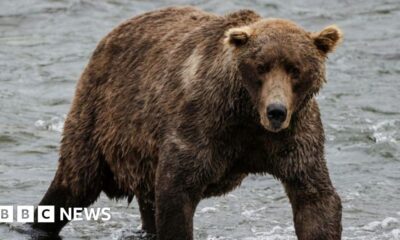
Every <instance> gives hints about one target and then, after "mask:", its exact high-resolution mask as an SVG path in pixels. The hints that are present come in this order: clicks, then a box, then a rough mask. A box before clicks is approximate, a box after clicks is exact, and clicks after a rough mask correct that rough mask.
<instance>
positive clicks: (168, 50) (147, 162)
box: [33, 7, 341, 240]
mask: <svg viewBox="0 0 400 240" xmlns="http://www.w3.org/2000/svg"><path fill="white" fill-rule="evenodd" d="M244 26H245V28H243V27H244ZM328 32H329V34H334V33H332V31H328ZM333 32H334V30H333ZM321 36H322V35H320V34H318V33H313V34H310V33H307V32H305V31H304V30H302V29H301V28H300V27H298V26H297V25H295V24H294V23H292V22H289V21H286V20H279V19H262V18H261V17H260V16H258V15H257V14H256V13H254V12H252V11H249V10H242V11H238V12H235V13H232V14H229V15H226V16H217V15H213V14H210V13H206V12H203V11H200V10H198V9H195V8H190V7H181V8H167V9H162V10H157V11H153V12H148V13H145V14H143V15H140V16H137V17H135V18H132V19H130V20H128V21H126V22H124V23H122V24H121V25H120V26H118V27H117V28H115V29H114V30H113V31H112V32H111V33H110V34H108V35H107V36H106V37H105V38H104V39H103V40H102V41H101V42H100V43H99V45H98V47H97V49H96V50H95V52H94V53H93V56H92V58H91V60H90V62H89V64H88V66H87V67H86V69H85V71H84V72H83V74H82V76H81V79H80V81H79V83H78V86H77V89H76V95H75V98H74V101H73V104H72V108H71V111H70V113H69V114H68V118H67V120H66V122H65V127H64V132H63V139H62V144H61V150H60V160H59V166H58V170H57V173H56V175H55V178H54V180H53V182H52V184H51V186H50V188H49V190H48V191H47V193H46V195H45V197H44V198H43V200H42V202H41V203H40V204H41V205H56V207H57V208H59V207H71V206H75V207H76V206H88V205H90V204H91V203H93V202H94V201H95V200H96V199H97V197H98V196H99V194H100V192H101V191H104V192H105V193H106V194H107V196H109V197H110V198H122V197H128V198H130V199H132V197H133V196H136V198H137V199H138V202H139V207H140V212H141V215H142V223H143V228H144V230H146V231H148V232H151V233H156V234H157V237H158V239H159V240H166V239H171V240H172V239H173V240H179V239H185V240H186V239H192V238H193V237H192V227H193V226H192V223H193V221H192V219H193V215H194V211H195V208H196V205H197V204H198V202H199V201H200V200H201V199H202V198H206V197H211V196H217V195H221V194H224V193H227V192H229V191H231V190H233V189H234V188H235V187H237V186H238V185H240V183H241V181H242V180H243V179H244V178H245V177H246V176H247V175H248V174H252V173H269V174H272V175H273V176H275V177H276V178H277V179H279V180H281V181H282V183H283V184H284V186H285V189H286V191H287V194H288V196H289V199H290V202H291V204H292V207H293V214H294V222H295V228H296V234H297V236H298V238H299V239H303V240H306V239H307V240H310V239H332V240H333V239H340V236H341V203H340V199H339V197H338V195H337V194H336V192H335V189H334V188H333V186H332V184H331V181H330V179H329V174H328V170H327V167H326V162H325V158H324V131H323V126H322V124H321V119H320V114H319V109H318V105H317V103H316V101H315V98H314V95H315V94H316V93H317V92H318V90H319V89H320V88H321V86H322V84H323V83H324V81H325V72H324V71H325V70H324V60H325V57H326V53H328V52H329V51H330V50H331V49H332V48H333V47H334V46H335V44H334V43H336V42H337V40H332V37H331V36H328V37H326V36H325V35H324V36H322V39H319V38H321ZM318 39H319V40H318ZM271 79H272V80H271ZM273 86H275V87H273ZM275 88H277V89H280V90H279V91H281V94H277V96H278V95H279V97H278V98H280V97H282V98H285V99H286V100H285V101H286V103H287V107H288V109H289V112H290V115H291V117H290V118H289V120H288V121H287V124H286V125H287V126H286V127H283V128H282V129H281V130H280V131H279V132H271V131H269V130H268V123H265V124H263V119H264V116H263V114H265V112H264V109H265V104H267V103H268V102H269V101H270V100H268V99H274V98H273V97H271V96H272V95H273V94H274V93H276V92H274V90H273V89H275ZM271 89H272V90H271ZM271 101H272V100H271ZM264 121H267V120H265V119H264ZM65 224H66V222H56V223H54V224H44V223H35V224H34V225H33V226H34V227H35V228H37V229H41V230H44V231H46V232H48V233H49V234H55V235H57V234H58V232H59V231H60V230H61V229H62V227H63V226H64V225H65Z"/></svg>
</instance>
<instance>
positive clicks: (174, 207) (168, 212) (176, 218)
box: [155, 144, 223, 240]
mask: <svg viewBox="0 0 400 240" xmlns="http://www.w3.org/2000/svg"><path fill="white" fill-rule="evenodd" d="M179 147H180V149H179ZM207 153H211V150H210V151H209V150H204V149H203V150H202V154H199V153H196V150H195V149H194V148H191V147H187V148H186V147H185V149H182V146H176V145H174V144H170V146H169V147H168V148H167V149H166V150H164V151H162V154H161V156H160V158H159V164H158V167H157V172H156V187H155V191H156V194H155V196H156V229H157V239H158V240H192V239H193V216H194V213H195V210H196V207H197V204H198V203H199V201H200V200H201V198H202V196H203V192H204V190H205V189H206V186H207V185H208V184H209V183H210V182H211V181H212V180H213V179H215V178H216V177H218V176H220V175H221V172H222V171H223V168H222V167H215V166H213V164H211V163H212V162H214V161H210V159H208V158H207V156H212V154H207ZM199 155H201V156H202V157H203V158H201V159H199V158H197V157H196V156H199Z"/></svg>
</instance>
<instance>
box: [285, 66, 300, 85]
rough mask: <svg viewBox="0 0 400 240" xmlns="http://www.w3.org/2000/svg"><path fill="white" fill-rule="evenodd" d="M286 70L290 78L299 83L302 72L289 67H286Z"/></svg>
mask: <svg viewBox="0 0 400 240" xmlns="http://www.w3.org/2000/svg"><path fill="white" fill-rule="evenodd" d="M285 68H286V72H287V73H288V74H290V76H291V77H292V78H293V79H294V80H296V81H299V78H300V70H299V69H298V68H297V67H295V66H290V65H287V66H285Z"/></svg>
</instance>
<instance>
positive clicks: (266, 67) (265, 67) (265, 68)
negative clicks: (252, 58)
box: [257, 63, 271, 74]
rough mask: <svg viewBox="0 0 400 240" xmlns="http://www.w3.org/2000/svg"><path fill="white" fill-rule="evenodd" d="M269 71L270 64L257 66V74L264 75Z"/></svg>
mask: <svg viewBox="0 0 400 240" xmlns="http://www.w3.org/2000/svg"><path fill="white" fill-rule="evenodd" d="M270 70H271V64H269V63H264V64H260V65H258V66H257V72H258V74H264V73H267V72H269V71H270Z"/></svg>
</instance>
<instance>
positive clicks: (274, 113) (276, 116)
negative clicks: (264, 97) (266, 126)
mask: <svg viewBox="0 0 400 240" xmlns="http://www.w3.org/2000/svg"><path fill="white" fill-rule="evenodd" d="M286 116H287V109H286V107H285V106H284V105H283V104H281V103H272V104H270V105H268V107H267V118H268V120H269V121H270V122H271V126H272V128H274V129H279V128H281V126H282V123H283V122H285V120H286Z"/></svg>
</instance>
